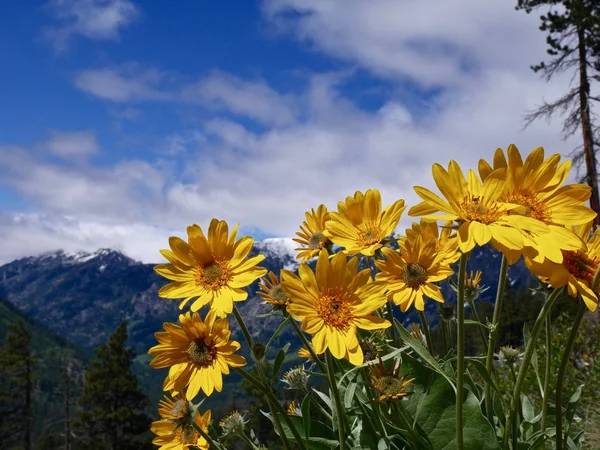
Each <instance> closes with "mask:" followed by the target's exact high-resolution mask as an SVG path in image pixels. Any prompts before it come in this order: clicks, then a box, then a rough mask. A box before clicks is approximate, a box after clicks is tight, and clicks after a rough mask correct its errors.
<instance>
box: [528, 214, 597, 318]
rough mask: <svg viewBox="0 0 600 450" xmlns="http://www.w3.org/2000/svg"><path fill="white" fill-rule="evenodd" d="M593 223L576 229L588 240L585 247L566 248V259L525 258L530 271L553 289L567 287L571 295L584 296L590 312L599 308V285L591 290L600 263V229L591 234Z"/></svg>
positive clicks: (564, 256) (564, 254) (564, 257)
mask: <svg viewBox="0 0 600 450" xmlns="http://www.w3.org/2000/svg"><path fill="white" fill-rule="evenodd" d="M591 228H592V222H590V223H588V224H586V225H582V226H578V227H575V228H574V231H575V233H576V234H577V235H578V236H579V237H580V238H581V239H582V240H583V241H584V242H586V248H585V250H580V251H565V250H563V262H562V264H557V263H555V262H552V261H550V260H548V259H547V260H545V261H544V262H542V263H538V262H535V261H532V260H530V259H528V258H525V263H526V264H527V266H528V267H529V270H530V271H531V272H532V273H533V274H534V275H538V276H540V277H542V278H543V279H544V281H546V282H547V283H549V284H550V285H551V286H552V287H553V288H560V287H563V286H568V291H569V295H570V296H571V297H574V298H576V297H578V296H581V298H582V299H583V301H584V302H585V305H586V306H587V308H588V309H589V310H590V311H592V312H593V311H596V309H597V308H598V293H599V292H600V290H599V288H598V287H597V288H596V290H595V291H594V290H593V289H592V281H593V279H594V275H595V273H596V271H597V270H598V266H600V230H598V229H597V230H595V231H594V233H593V234H592V235H591V237H590V231H591Z"/></svg>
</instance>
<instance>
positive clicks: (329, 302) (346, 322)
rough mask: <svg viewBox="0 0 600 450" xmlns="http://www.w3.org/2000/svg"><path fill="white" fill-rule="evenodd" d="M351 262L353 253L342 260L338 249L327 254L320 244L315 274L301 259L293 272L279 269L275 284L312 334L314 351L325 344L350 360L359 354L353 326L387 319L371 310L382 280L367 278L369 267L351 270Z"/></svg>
mask: <svg viewBox="0 0 600 450" xmlns="http://www.w3.org/2000/svg"><path fill="white" fill-rule="evenodd" d="M357 268H358V258H352V259H351V260H350V261H346V256H345V255H344V254H342V253H337V254H336V255H335V256H334V257H333V258H331V260H330V259H329V255H328V253H327V251H326V250H321V253H320V254H319V259H318V260H317V269H316V276H315V273H313V271H312V270H311V269H310V268H309V267H308V266H307V265H306V264H301V265H300V267H299V268H298V273H299V275H300V276H299V277H298V276H297V275H295V274H294V273H292V272H290V271H288V270H282V271H281V277H282V282H281V285H282V286H283V289H284V290H285V293H286V295H287V297H288V298H289V299H290V304H289V305H288V307H287V311H288V312H289V313H290V314H291V315H292V316H293V317H294V318H296V319H298V320H300V321H302V329H303V330H304V331H305V332H307V333H308V334H311V335H312V345H313V348H314V350H315V353H316V354H317V355H320V354H322V353H324V352H325V350H327V349H329V350H330V351H331V354H332V355H333V356H334V357H336V358H337V359H341V358H347V359H348V360H349V361H350V362H351V363H352V364H354V365H355V366H358V365H360V364H362V363H363V360H364V356H363V352H362V349H361V348H360V345H359V342H358V339H357V336H356V329H357V328H362V329H364V330H378V329H381V328H387V327H389V326H390V325H391V324H390V322H388V321H387V320H384V319H382V318H381V317H377V316H375V315H373V312H374V311H376V310H377V309H378V308H379V307H381V306H383V305H384V304H385V302H386V296H385V294H384V286H383V285H382V284H381V283H378V282H370V277H371V271H370V269H365V270H362V271H360V272H358V273H357Z"/></svg>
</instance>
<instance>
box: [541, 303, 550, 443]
mask: <svg viewBox="0 0 600 450" xmlns="http://www.w3.org/2000/svg"><path fill="white" fill-rule="evenodd" d="M551 373H552V323H551V321H550V314H548V316H547V317H546V368H545V370H544V393H543V397H542V425H541V427H542V433H543V432H545V431H546V421H547V416H548V400H549V399H548V397H549V396H550V375H551Z"/></svg>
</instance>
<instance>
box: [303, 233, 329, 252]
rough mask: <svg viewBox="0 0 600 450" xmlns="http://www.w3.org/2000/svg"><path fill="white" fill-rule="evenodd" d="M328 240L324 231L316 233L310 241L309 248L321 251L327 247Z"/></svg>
mask: <svg viewBox="0 0 600 450" xmlns="http://www.w3.org/2000/svg"><path fill="white" fill-rule="evenodd" d="M326 240H327V238H326V237H325V236H324V235H323V232H322V231H316V232H314V233H313V234H312V235H311V237H310V238H309V239H308V248H310V249H311V250H319V249H321V248H323V247H324V246H325V242H326Z"/></svg>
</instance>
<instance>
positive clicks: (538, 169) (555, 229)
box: [479, 144, 596, 263]
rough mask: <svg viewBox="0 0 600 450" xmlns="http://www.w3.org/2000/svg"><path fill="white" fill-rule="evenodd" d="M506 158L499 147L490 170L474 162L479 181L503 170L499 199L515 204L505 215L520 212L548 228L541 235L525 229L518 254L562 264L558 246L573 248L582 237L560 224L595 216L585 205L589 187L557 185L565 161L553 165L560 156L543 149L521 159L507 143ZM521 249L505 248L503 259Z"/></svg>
mask: <svg viewBox="0 0 600 450" xmlns="http://www.w3.org/2000/svg"><path fill="white" fill-rule="evenodd" d="M507 154H508V161H507V160H506V157H505V155H504V152H503V151H502V149H500V148H499V149H497V150H496V153H495V154H494V168H492V167H491V166H490V165H489V164H488V163H487V162H486V161H485V160H483V159H482V160H480V161H479V173H480V174H481V177H482V179H485V178H487V177H488V176H489V174H490V173H491V172H492V171H493V170H494V169H505V170H506V174H507V175H506V183H505V185H504V188H503V191H502V194H501V195H500V197H499V201H501V202H506V203H512V204H516V205H519V206H520V208H516V209H514V210H513V211H511V214H521V215H525V216H528V217H532V218H534V219H537V220H539V221H541V222H543V223H545V224H546V225H547V226H548V232H547V233H543V234H538V233H525V235H524V238H525V242H524V244H525V245H524V248H523V253H524V254H525V255H526V256H527V257H528V258H529V259H532V260H535V261H537V262H542V261H543V260H544V259H546V258H548V259H550V260H551V261H553V262H556V263H561V262H562V252H561V250H571V251H577V250H581V249H582V247H583V244H582V241H581V240H580V239H579V238H578V237H577V236H576V235H575V234H574V233H572V232H571V230H569V229H568V228H565V227H571V226H575V225H583V224H585V223H587V222H589V221H591V220H593V219H594V218H595V217H596V213H595V212H594V211H592V210H591V209H590V208H588V207H587V206H585V203H586V202H587V201H588V200H589V198H590V195H591V189H590V187H589V186H587V185H584V184H570V185H566V186H563V183H564V182H565V180H566V178H567V176H568V174H569V170H570V169H571V161H565V162H564V163H562V164H560V165H559V162H560V155H558V154H554V155H552V156H550V157H549V158H547V159H544V149H543V148H542V147H538V148H536V149H535V150H533V151H532V152H531V153H530V154H529V155H528V156H527V159H526V160H525V162H523V159H522V157H521V154H520V153H519V150H518V149H517V147H516V146H514V145H513V144H511V145H509V147H508V150H507ZM521 253H522V252H521V251H519V250H510V249H507V250H506V251H505V254H507V257H509V262H515V261H516V260H517V259H519V257H520V256H521Z"/></svg>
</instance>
